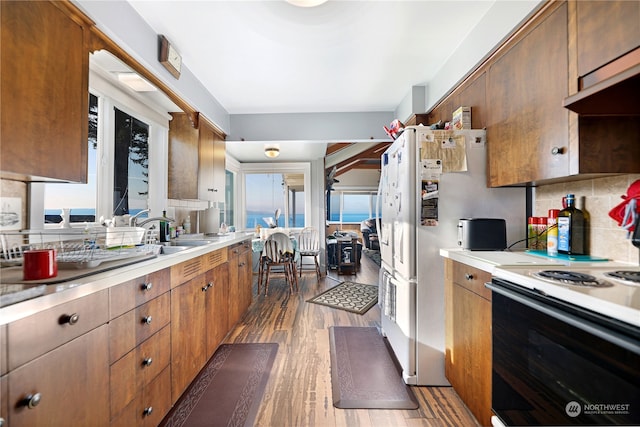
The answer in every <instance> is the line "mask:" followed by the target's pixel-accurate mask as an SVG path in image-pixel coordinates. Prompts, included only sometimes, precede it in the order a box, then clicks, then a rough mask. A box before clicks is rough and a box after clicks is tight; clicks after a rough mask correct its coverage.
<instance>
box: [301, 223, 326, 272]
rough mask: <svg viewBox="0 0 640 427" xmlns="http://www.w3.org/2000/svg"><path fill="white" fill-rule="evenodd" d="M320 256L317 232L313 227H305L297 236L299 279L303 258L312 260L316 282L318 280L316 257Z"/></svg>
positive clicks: (318, 268)
mask: <svg viewBox="0 0 640 427" xmlns="http://www.w3.org/2000/svg"><path fill="white" fill-rule="evenodd" d="M319 256H320V237H319V233H318V230H317V229H316V228H315V227H305V228H303V229H302V231H301V232H300V234H299V235H298V257H299V259H300V267H299V271H300V277H302V270H303V263H302V262H303V259H304V257H311V258H313V262H314V264H315V265H314V267H315V272H316V280H318V281H319V280H320V276H321V274H320V263H319V261H318V257H319Z"/></svg>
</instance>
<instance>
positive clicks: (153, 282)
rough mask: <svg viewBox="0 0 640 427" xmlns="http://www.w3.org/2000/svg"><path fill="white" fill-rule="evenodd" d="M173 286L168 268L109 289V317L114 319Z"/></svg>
mask: <svg viewBox="0 0 640 427" xmlns="http://www.w3.org/2000/svg"><path fill="white" fill-rule="evenodd" d="M170 287H171V271H170V270H169V269H168V268H165V269H164V270H160V271H156V272H153V273H151V274H147V275H146V276H142V277H138V278H136V279H133V280H129V281H127V282H124V283H122V284H120V285H118V286H114V287H112V288H111V289H109V310H110V313H109V318H110V319H113V318H115V317H118V316H120V315H121V314H124V313H126V312H127V311H129V310H131V309H133V308H134V307H137V306H139V305H141V304H144V303H145V302H147V301H149V300H151V299H153V298H155V297H157V296H158V295H161V294H163V293H165V292H167V291H168V290H169V289H170Z"/></svg>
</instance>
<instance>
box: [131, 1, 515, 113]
mask: <svg viewBox="0 0 640 427" xmlns="http://www.w3.org/2000/svg"><path fill="white" fill-rule="evenodd" d="M129 2H130V4H131V5H132V6H133V7H134V8H135V9H136V10H137V12H138V13H139V14H140V15H141V16H142V17H143V19H144V20H145V21H146V22H147V23H148V24H149V25H150V26H151V27H152V28H153V29H154V30H155V31H156V32H157V33H158V34H164V35H165V36H166V37H167V38H169V40H170V41H171V42H172V43H173V44H174V45H175V46H176V48H177V50H178V51H179V52H180V53H181V55H182V58H183V65H184V66H186V67H187V68H188V69H189V70H190V71H191V72H192V73H193V74H194V75H195V76H196V77H197V78H198V80H200V81H201V82H202V83H203V84H204V86H205V87H206V88H208V90H209V91H210V93H211V94H212V95H213V96H214V97H215V98H216V99H217V100H218V101H219V102H220V103H221V104H222V106H223V107H224V108H225V109H226V110H227V111H228V112H229V113H230V114H249V113H294V112H295V113H317V112H369V111H394V110H395V109H396V107H397V106H398V105H399V104H400V103H401V101H402V99H403V98H404V97H405V96H406V95H407V94H408V93H409V91H410V89H411V86H415V85H422V84H425V83H427V82H428V81H429V79H430V78H432V76H433V75H434V74H435V73H436V72H437V71H438V70H439V68H440V67H441V66H442V65H443V64H444V63H445V61H446V60H447V58H448V57H449V56H450V54H451V53H452V52H453V51H454V50H455V49H456V47H457V46H458V45H459V44H460V43H461V42H462V40H464V38H465V37H466V36H467V35H468V33H469V32H470V31H471V29H472V28H473V27H474V26H475V25H476V24H477V22H478V21H479V20H480V19H481V18H482V17H483V16H484V15H485V13H486V12H487V11H488V10H489V8H490V7H491V6H492V5H493V3H494V0H491V1H485V0H471V1H462V0H460V1H451V0H449V1H437V0H422V1H400V0H394V1H342V0H335V1H328V2H327V3H325V4H322V5H320V6H317V7H314V8H301V7H297V6H293V5H291V4H289V3H287V2H285V1H177V0H174V1H138V0H129ZM515 24H516V23H514V25H515Z"/></svg>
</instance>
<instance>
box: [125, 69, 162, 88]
mask: <svg viewBox="0 0 640 427" xmlns="http://www.w3.org/2000/svg"><path fill="white" fill-rule="evenodd" d="M118 80H119V81H120V83H124V84H125V85H127V86H129V87H130V88H131V89H133V90H135V91H136V92H155V91H157V90H158V89H157V88H156V87H155V86H154V85H152V84H151V83H149V82H148V81H146V80H145V79H143V78H142V77H140V76H139V75H138V74H136V73H118Z"/></svg>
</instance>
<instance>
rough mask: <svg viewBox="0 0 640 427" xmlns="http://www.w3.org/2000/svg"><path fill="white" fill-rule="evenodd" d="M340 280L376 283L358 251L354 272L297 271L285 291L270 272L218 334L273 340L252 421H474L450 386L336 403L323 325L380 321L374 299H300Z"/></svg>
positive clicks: (463, 424) (413, 426) (438, 425)
mask: <svg viewBox="0 0 640 427" xmlns="http://www.w3.org/2000/svg"><path fill="white" fill-rule="evenodd" d="M343 280H353V281H355V282H360V283H373V284H377V283H378V266H377V265H376V264H375V263H374V262H372V261H371V260H370V259H369V258H367V257H366V256H364V255H363V256H362V266H361V268H360V271H359V272H358V274H357V275H354V276H348V275H347V276H344V275H341V276H339V277H338V276H337V275H336V273H335V272H330V273H329V276H328V277H323V278H322V279H321V280H320V282H316V276H315V273H313V272H309V273H304V274H303V275H302V278H301V279H300V292H299V293H298V294H294V295H292V296H290V295H289V292H288V286H287V285H286V284H285V282H284V280H283V279H275V280H272V282H271V285H270V287H269V295H268V296H267V297H265V296H264V295H261V296H256V295H255V292H256V286H255V283H257V276H254V296H253V303H252V304H251V306H250V307H249V310H248V312H247V313H246V314H245V316H244V317H243V318H242V319H241V320H240V322H239V323H238V324H237V325H236V327H235V328H234V329H233V330H232V331H231V332H230V333H229V335H228V336H227V337H226V339H225V342H228V343H234V342H236V343H238V342H275V343H278V344H279V349H278V354H277V356H276V360H275V363H274V367H273V370H272V373H271V376H270V378H269V383H268V384H267V388H266V390H265V394H264V397H263V402H262V405H261V408H260V410H259V412H258V416H257V418H256V422H255V425H257V426H264V427H271V426H274V427H275V426H345V427H346V426H349V427H355V426H393V427H402V426H406V427H417V426H429V427H443V426H454V427H470V426H478V425H479V424H478V423H477V422H476V420H475V418H474V417H473V416H472V415H471V413H470V412H469V410H468V409H467V408H466V406H465V405H464V403H463V402H462V401H461V400H460V398H459V397H458V395H457V394H456V393H455V391H454V390H453V388H451V387H412V389H413V391H414V393H415V395H416V397H417V399H418V401H419V402H420V408H419V409H416V410H366V409H357V410H356V409H348V410H347V409H338V408H334V407H333V402H332V397H331V373H330V355H329V351H330V350H329V331H328V328H329V327H330V326H380V321H379V320H380V309H379V307H378V306H377V305H376V306H374V307H373V308H371V309H370V310H369V311H368V312H367V313H365V314H364V315H358V314H354V313H349V312H346V311H343V310H336V309H332V308H330V307H325V306H322V305H319V304H312V303H308V302H306V300H307V299H309V298H311V297H313V296H315V295H317V294H319V293H320V292H322V291H324V290H326V289H329V288H331V287H333V286H336V285H337V284H338V283H339V282H341V281H343Z"/></svg>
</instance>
